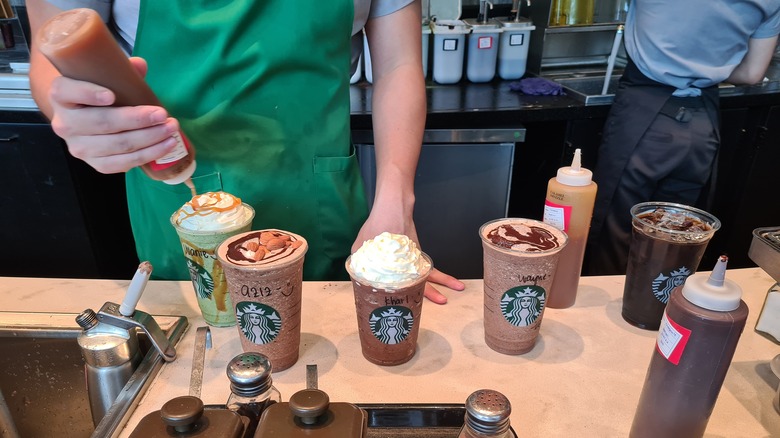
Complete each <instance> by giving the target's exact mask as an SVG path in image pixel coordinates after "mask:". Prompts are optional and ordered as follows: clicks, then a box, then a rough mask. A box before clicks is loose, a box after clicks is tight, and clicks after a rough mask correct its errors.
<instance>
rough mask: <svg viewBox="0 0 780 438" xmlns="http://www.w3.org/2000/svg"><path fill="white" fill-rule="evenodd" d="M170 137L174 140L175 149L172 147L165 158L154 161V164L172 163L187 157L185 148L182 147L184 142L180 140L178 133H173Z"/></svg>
mask: <svg viewBox="0 0 780 438" xmlns="http://www.w3.org/2000/svg"><path fill="white" fill-rule="evenodd" d="M171 137H173V138H175V139H176V147H174V148H173V149H172V150H171V151H170V152H168V153H167V154H166V155H165V156H163V157H161V158H158V159H157V160H155V163H157V164H168V163H173V162H174V161H179V160H181V159H182V158H184V157H186V156H187V147H186V146H184V140H182V138H181V136H180V135H179V133H178V132H174V133H173V134H171Z"/></svg>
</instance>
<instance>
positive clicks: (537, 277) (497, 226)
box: [479, 218, 568, 354]
mask: <svg viewBox="0 0 780 438" xmlns="http://www.w3.org/2000/svg"><path fill="white" fill-rule="evenodd" d="M479 235H480V237H481V238H482V249H483V256H484V275H483V277H484V326H485V343H487V345H488V346H489V347H490V348H492V349H493V350H495V351H497V352H499V353H503V354H523V353H527V352H528V351H530V350H531V349H532V348H533V347H534V345H535V344H536V338H537V337H538V336H539V328H540V327H541V324H542V316H543V315H544V309H545V303H546V301H547V294H548V292H549V290H550V287H551V286H552V282H553V279H554V277H555V271H556V270H557V268H558V258H559V256H560V251H561V249H563V247H564V246H566V243H567V241H568V237H567V236H566V233H564V232H563V231H561V230H559V229H557V228H555V227H554V226H552V225H548V224H545V223H544V222H540V221H535V220H532V219H514V218H508V219H498V220H494V221H491V222H488V223H486V224H484V225H482V227H480V229H479Z"/></svg>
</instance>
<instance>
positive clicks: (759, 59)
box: [726, 36, 777, 85]
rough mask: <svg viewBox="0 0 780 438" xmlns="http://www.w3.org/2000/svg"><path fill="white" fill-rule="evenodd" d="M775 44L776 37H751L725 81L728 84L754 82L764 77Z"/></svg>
mask: <svg viewBox="0 0 780 438" xmlns="http://www.w3.org/2000/svg"><path fill="white" fill-rule="evenodd" d="M776 45H777V37H776V36H775V37H772V38H760V39H754V38H751V39H750V41H749V42H748V52H747V54H746V55H745V57H744V58H743V59H742V62H740V63H739V65H738V66H737V68H735V69H734V71H733V72H731V75H729V77H728V79H726V82H728V83H730V84H736V85H740V84H756V83H758V82H761V81H762V80H763V79H764V75H765V74H766V70H767V68H768V67H769V62H770V61H771V60H772V54H773V53H774V51H775V46H776Z"/></svg>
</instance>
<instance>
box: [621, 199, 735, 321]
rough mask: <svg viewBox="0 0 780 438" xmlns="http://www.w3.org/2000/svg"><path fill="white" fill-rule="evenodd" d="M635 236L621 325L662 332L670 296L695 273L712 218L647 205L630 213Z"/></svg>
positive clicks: (689, 209)
mask: <svg viewBox="0 0 780 438" xmlns="http://www.w3.org/2000/svg"><path fill="white" fill-rule="evenodd" d="M631 220H632V224H633V232H632V234H631V248H630V250H629V253H628V267H627V269H626V282H625V287H624V289H623V312H622V315H623V319H624V320H626V321H627V322H628V323H629V324H632V325H635V326H637V327H639V328H642V329H646V330H658V327H659V326H660V324H661V316H662V315H663V312H664V308H666V303H667V302H668V301H669V296H670V295H671V293H672V290H674V289H675V288H677V287H680V286H682V285H683V284H685V279H686V278H688V276H689V275H691V274H693V273H694V272H696V268H697V267H698V266H699V262H700V261H701V257H702V255H704V251H705V250H706V249H707V243H709V241H710V239H711V238H712V235H713V234H715V231H717V230H718V229H719V228H720V221H719V220H718V219H717V218H716V217H715V216H713V215H711V214H709V213H707V212H705V211H702V210H699V209H697V208H693V207H689V206H687V205H682V204H673V203H668V202H643V203H640V204H637V205H635V206H634V207H633V208H631Z"/></svg>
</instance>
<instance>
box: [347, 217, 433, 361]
mask: <svg viewBox="0 0 780 438" xmlns="http://www.w3.org/2000/svg"><path fill="white" fill-rule="evenodd" d="M431 267H432V264H431V259H430V257H428V256H427V255H426V254H425V253H423V252H421V251H420V250H419V249H418V248H417V245H416V244H415V243H414V241H412V240H411V239H409V238H408V237H406V236H404V235H400V234H392V233H387V232H385V233H382V234H380V235H379V236H376V237H375V238H373V239H371V240H367V241H365V242H363V245H362V246H361V247H360V248H359V249H358V250H357V251H355V253H354V254H352V255H351V256H350V257H349V258H348V259H347V262H346V268H347V272H349V275H350V277H351V278H352V286H353V291H354V293H355V308H356V310H357V323H358V335H359V336H360V347H361V350H362V352H363V356H364V357H365V358H366V359H368V360H369V361H370V362H373V363H375V364H377V365H400V364H402V363H405V362H408V361H409V360H410V359H411V358H412V357H413V356H414V353H415V350H416V349H417V334H418V332H419V330H420V317H421V316H422V302H423V297H424V291H425V282H426V280H427V279H428V274H429V273H430V272H431Z"/></svg>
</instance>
